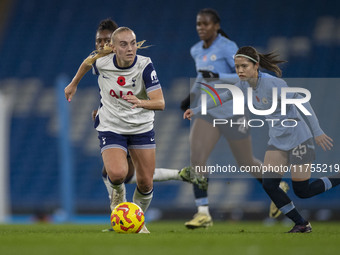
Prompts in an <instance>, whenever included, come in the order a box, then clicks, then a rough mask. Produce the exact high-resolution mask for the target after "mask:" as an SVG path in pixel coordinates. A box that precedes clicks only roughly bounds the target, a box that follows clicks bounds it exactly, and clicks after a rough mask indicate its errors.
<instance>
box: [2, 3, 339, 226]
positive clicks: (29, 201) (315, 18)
mask: <svg viewBox="0 0 340 255" xmlns="http://www.w3.org/2000/svg"><path fill="white" fill-rule="evenodd" d="M0 7H1V8H0V17H2V18H1V19H0V56H1V63H0V92H1V93H2V94H4V95H5V96H6V97H7V98H10V100H11V104H12V110H11V116H12V117H11V123H10V134H9V144H8V146H9V170H10V172H9V197H10V208H11V212H12V214H13V215H21V214H28V215H31V214H47V215H54V216H55V215H58V214H60V212H61V211H60V208H61V207H62V201H61V200H62V196H61V190H62V189H63V183H61V178H60V170H59V169H60V166H61V165H62V164H61V162H60V161H61V160H60V159H61V155H60V151H59V147H58V146H59V139H60V137H59V133H58V132H59V126H60V125H59V121H58V113H57V109H58V107H57V104H58V102H57V92H56V85H57V81H58V79H60V77H62V79H68V80H69V79H71V78H72V76H73V75H74V73H75V72H76V71H77V68H78V66H79V64H80V63H81V61H82V60H83V59H84V58H85V57H86V56H87V54H88V53H89V52H91V51H92V50H93V48H94V37H95V30H96V28H97V25H98V23H99V22H100V21H101V20H102V19H104V18H108V17H111V18H112V19H114V20H115V21H116V22H117V23H118V25H121V26H128V27H130V28H132V29H133V30H134V31H135V32H136V35H137V40H143V39H145V40H147V44H151V45H153V47H151V48H148V49H145V50H142V51H140V52H139V54H142V55H147V56H150V57H151V59H152V60H153V62H154V65H155V68H156V70H157V74H158V77H159V79H160V81H161V84H162V86H163V89H164V94H165V98H166V110H165V111H164V112H159V113H157V114H156V132H157V138H156V139H157V148H158V149H157V167H166V168H175V169H180V168H182V167H184V166H186V165H187V164H188V162H189V145H188V135H189V122H188V121H184V120H182V112H181V111H180V109H179V103H180V101H181V100H182V98H184V97H185V96H186V94H187V93H188V90H189V78H190V77H195V69H194V62H193V60H192V59H191V57H190V54H189V50H190V47H191V46H192V45H193V44H194V43H196V42H197V41H198V40H199V39H198V36H197V34H196V30H195V20H196V14H197V12H198V10H200V9H202V8H206V7H211V8H214V9H216V10H218V12H219V14H220V16H221V19H222V22H221V27H222V28H223V29H224V31H225V32H226V33H227V34H228V35H229V36H230V38H231V39H232V40H234V41H235V42H237V44H238V45H239V46H244V45H253V46H255V47H256V48H257V49H259V50H260V51H270V50H279V52H280V54H281V57H282V58H284V59H287V60H288V63H287V64H285V65H284V66H283V68H282V69H283V73H284V76H285V77H291V78H299V77H308V78H332V79H331V80H332V82H331V84H332V86H329V87H327V86H326V87H325V86H322V83H323V80H321V82H320V83H321V84H320V83H318V82H315V84H314V85H313V86H310V87H306V88H308V89H310V90H311V91H312V96H313V95H315V96H314V97H313V99H312V105H313V106H314V107H315V106H316V108H315V110H316V112H317V114H318V116H319V120H320V122H321V123H327V124H323V128H324V130H325V131H326V132H327V133H328V134H329V135H330V136H332V137H333V138H334V140H335V142H336V143H337V141H339V138H340V137H339V135H338V131H337V128H336V127H337V125H338V124H339V115H338V114H337V112H336V110H335V109H338V108H336V107H337V105H334V103H333V101H332V100H330V99H329V98H328V96H333V97H334V100H335V101H336V95H337V94H339V92H340V88H338V87H336V86H334V84H336V83H337V82H336V80H334V78H336V77H338V76H339V74H338V72H339V71H338V69H339V68H338V66H339V63H340V26H339V25H340V14H339V13H340V12H339V10H340V2H338V1H327V4H325V3H324V2H322V1H299V0H297V1H296V0H287V1H271V2H268V1H264V0H254V1H242V2H240V1H236V0H232V1H223V0H221V1H210V2H207V1H201V0H198V1H196V0H187V1H179V0H174V1H171V3H169V2H162V1H150V0H146V1H98V2H97V3H96V2H93V1H87V0H52V1H44V0H13V1H11V0H1V4H0ZM328 80H329V79H328ZM307 86H308V84H307ZM327 93H328V94H327ZM329 94H330V95H329ZM98 98H99V97H98V88H97V84H96V78H95V77H94V76H92V75H91V74H87V75H86V77H85V78H84V79H83V80H82V82H81V84H80V85H79V89H78V92H77V96H76V97H75V99H74V100H73V102H72V104H71V105H70V109H71V113H70V115H71V130H70V141H71V145H72V150H73V163H74V171H75V172H74V186H73V188H74V195H73V198H74V200H73V201H74V203H75V212H76V213H77V214H78V215H83V214H103V213H108V210H109V208H108V198H107V192H106V190H105V187H104V185H103V183H102V180H101V174H100V173H101V168H102V161H101V158H100V156H99V150H98V142H97V137H96V132H95V130H94V129H93V126H92V123H91V117H90V113H91V111H92V109H95V108H97V105H98ZM0 104H1V102H0ZM330 108H331V109H332V110H330ZM266 140H267V136H266V135H265V132H263V131H261V132H258V130H255V131H253V144H254V151H255V155H256V156H257V157H259V158H260V159H263V152H264V149H265V143H266ZM0 142H1V141H0ZM317 152H318V154H317V157H318V162H328V163H338V155H339V153H338V152H339V146H337V145H336V146H335V148H334V150H333V151H332V152H331V153H328V154H326V153H323V152H321V151H320V150H318V151H317ZM214 156H215V157H216V158H217V159H222V164H223V163H224V164H226V162H228V163H230V164H235V162H234V160H233V158H232V156H231V153H230V151H229V149H228V148H227V146H226V144H225V142H223V141H221V142H220V143H219V146H218V147H217V148H216V150H215V151H214ZM212 183H213V185H211V186H210V190H209V191H210V195H209V199H210V202H211V208H212V213H213V215H214V216H215V218H221V219H242V218H252V217H253V218H254V217H256V218H265V217H266V213H267V208H268V205H269V199H268V197H267V195H266V194H265V193H264V191H263V190H262V188H261V186H260V185H259V184H258V183H257V182H256V181H255V180H253V179H251V178H236V179H234V178H233V179H230V178H229V179H227V180H225V179H214V180H212ZM133 189H134V185H128V194H127V195H128V199H131V196H132V192H133ZM289 194H290V195H291V196H292V198H294V199H295V204H297V205H298V206H299V207H302V208H305V209H306V210H305V211H304V213H306V214H310V216H311V217H315V218H318V219H321V220H322V219H329V218H335V217H336V215H337V213H336V212H338V211H339V210H340V203H339V196H340V190H339V189H335V190H331V191H330V192H328V193H326V194H323V195H320V196H317V197H315V198H312V199H308V200H301V199H298V198H296V197H295V196H294V194H293V192H292V191H291V190H290V191H289ZM151 209H152V210H150V215H152V216H150V217H154V218H158V217H163V218H175V217H176V218H181V217H184V218H185V217H190V216H191V214H192V213H193V212H194V211H195V205H194V197H193V192H192V187H191V185H189V184H187V183H182V182H176V181H171V182H162V183H155V196H154V199H153V202H152V205H151ZM320 209H322V210H320ZM179 210H181V211H182V213H181V214H180V215H179V214H178V211H179ZM174 213H176V215H174Z"/></svg>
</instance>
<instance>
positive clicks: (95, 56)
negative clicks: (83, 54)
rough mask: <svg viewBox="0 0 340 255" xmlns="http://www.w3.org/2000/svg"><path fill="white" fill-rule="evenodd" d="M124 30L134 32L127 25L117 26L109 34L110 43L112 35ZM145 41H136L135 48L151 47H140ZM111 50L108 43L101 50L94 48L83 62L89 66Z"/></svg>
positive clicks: (112, 39)
mask: <svg viewBox="0 0 340 255" xmlns="http://www.w3.org/2000/svg"><path fill="white" fill-rule="evenodd" d="M124 31H131V32H132V33H135V32H134V31H133V30H132V29H130V28H128V27H119V28H117V29H116V30H115V31H114V32H113V33H112V35H111V43H113V41H114V37H115V36H116V35H117V34H119V33H121V32H124ZM145 42H146V40H143V41H140V42H137V43H136V44H137V49H146V48H149V47H151V46H152V45H147V46H144V47H142V45H143V44H144V43H145ZM112 52H113V51H112V48H111V47H110V46H109V45H105V46H104V49H102V50H94V51H92V52H91V53H90V55H89V56H88V57H87V58H86V59H85V60H84V63H85V64H87V65H89V66H91V65H93V64H94V62H95V61H96V60H97V59H98V58H101V57H105V56H107V55H109V54H111V53H112Z"/></svg>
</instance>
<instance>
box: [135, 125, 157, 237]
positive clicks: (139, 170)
mask: <svg viewBox="0 0 340 255" xmlns="http://www.w3.org/2000/svg"><path fill="white" fill-rule="evenodd" d="M128 144H129V147H128V148H129V153H130V156H131V159H132V161H133V165H134V166H135V174H136V181H137V187H136V189H135V192H134V194H133V202H134V203H135V204H137V205H138V206H139V207H140V208H141V209H142V210H143V212H144V213H146V211H147V209H148V207H149V205H150V203H151V200H152V197H153V174H154V170H155V166H156V144H155V133H154V131H153V130H150V131H148V132H145V133H142V134H137V135H131V136H129V142H128ZM139 233H150V232H149V230H148V229H147V228H146V226H145V225H144V226H143V228H142V229H141V231H140V232H139Z"/></svg>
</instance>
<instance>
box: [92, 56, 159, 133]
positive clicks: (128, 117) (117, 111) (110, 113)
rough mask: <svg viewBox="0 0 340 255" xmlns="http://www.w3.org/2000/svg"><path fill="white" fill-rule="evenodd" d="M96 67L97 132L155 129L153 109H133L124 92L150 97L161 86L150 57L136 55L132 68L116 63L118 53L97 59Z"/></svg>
mask: <svg viewBox="0 0 340 255" xmlns="http://www.w3.org/2000/svg"><path fill="white" fill-rule="evenodd" d="M93 70H94V73H95V74H96V75H98V84H99V89H100V97H101V98H100V106H99V109H98V113H97V117H96V124H95V127H96V129H97V130H98V131H102V132H104V131H110V132H114V133H117V134H126V135H128V134H140V133H144V132H148V131H150V130H151V129H152V128H153V122H154V111H153V110H148V109H144V108H135V109H131V107H132V104H131V103H129V102H127V101H125V100H124V99H122V96H123V95H135V96H136V97H137V98H139V99H141V100H147V99H148V93H149V92H151V91H154V90H156V89H161V86H160V83H159V81H158V78H157V74H156V71H155V69H154V67H153V64H152V62H151V59H150V58H148V57H144V56H140V55H137V56H136V58H135V61H134V62H133V64H132V65H131V66H130V67H127V68H121V67H119V66H118V65H117V62H116V55H115V54H113V53H112V54H110V55H107V56H105V57H102V58H99V59H97V61H96V62H95V63H94V65H93Z"/></svg>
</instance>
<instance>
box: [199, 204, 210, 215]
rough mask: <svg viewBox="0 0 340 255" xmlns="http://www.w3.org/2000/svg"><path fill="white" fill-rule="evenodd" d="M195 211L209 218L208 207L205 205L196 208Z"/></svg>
mask: <svg viewBox="0 0 340 255" xmlns="http://www.w3.org/2000/svg"><path fill="white" fill-rule="evenodd" d="M197 210H198V213H203V214H206V215H208V216H210V213H209V206H207V205H200V206H199V207H197Z"/></svg>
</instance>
